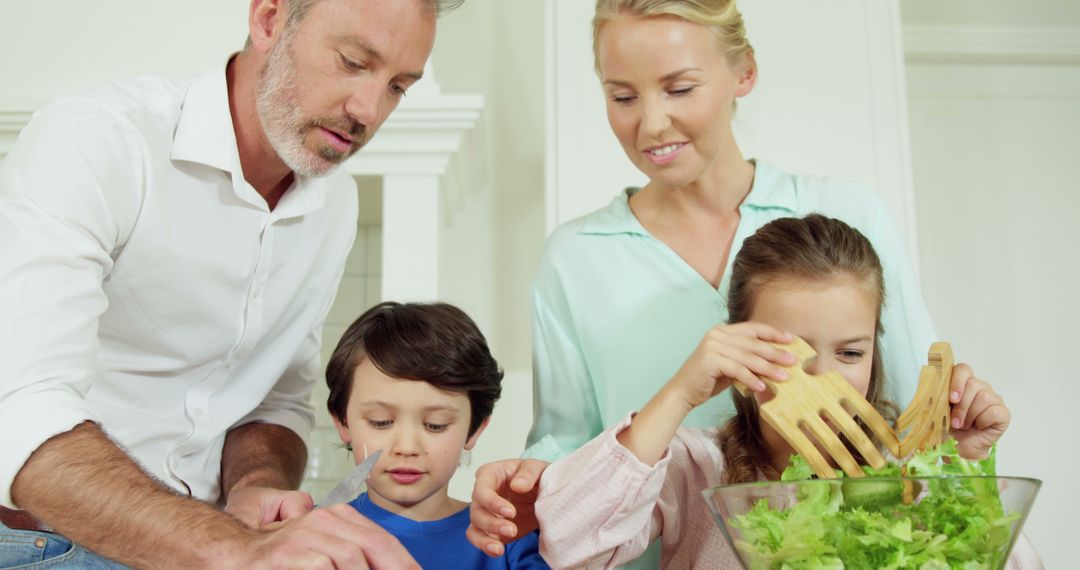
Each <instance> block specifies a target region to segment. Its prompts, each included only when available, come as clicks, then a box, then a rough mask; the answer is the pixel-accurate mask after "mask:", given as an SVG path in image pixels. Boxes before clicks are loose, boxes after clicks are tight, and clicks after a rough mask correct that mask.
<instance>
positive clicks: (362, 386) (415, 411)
mask: <svg viewBox="0 0 1080 570" xmlns="http://www.w3.org/2000/svg"><path fill="white" fill-rule="evenodd" d="M470 410H471V406H470V404H469V398H468V396H466V395H465V394H463V393H460V392H449V391H445V390H440V389H438V388H436V387H435V386H432V385H431V384H429V383H427V382H424V381H421V380H403V379H400V378H393V377H391V376H387V375H386V374H384V373H383V372H382V371H380V370H379V369H378V367H376V366H375V365H374V364H373V363H372V362H371V359H364V361H363V362H362V363H361V364H360V365H359V366H357V367H356V371H355V372H354V373H353V385H352V393H351V394H350V395H349V404H348V406H347V408H346V413H345V416H346V420H347V422H348V425H347V426H346V425H343V424H342V423H341V422H339V421H338V420H337V419H336V418H335V420H334V424H335V425H336V426H337V429H338V434H339V435H340V436H341V441H343V442H345V443H351V444H352V447H353V453H354V454H355V455H356V462H357V463H359V462H360V461H362V460H363V459H364V451H363V450H364V448H365V447H366V448H367V450H368V451H369V452H374V451H375V450H377V449H381V450H383V454H382V457H380V458H379V461H378V463H376V464H375V468H374V469H373V470H372V471H371V475H370V476H369V477H368V481H367V488H368V496H369V497H370V498H371V500H372V502H374V503H375V504H376V505H379V506H380V507H382V508H384V509H386V510H388V511H390V512H393V513H396V514H399V515H403V516H407V517H408V518H411V519H413V520H420V521H423V520H437V519H441V518H445V517H447V516H450V515H451V514H453V511H454V509H455V507H454V503H453V502H452V501H451V499H450V498H449V496H448V495H447V490H446V486H447V484H448V483H449V482H450V478H451V477H453V475H454V471H455V470H456V469H457V467H458V464H459V462H460V460H461V450H462V449H472V448H473V446H474V445H476V441H477V439H479V437H480V433H481V432H483V431H484V427H486V425H487V422H484V424H483V425H481V426H480V428H479V429H477V430H476V433H474V434H473V435H472V437H469V436H468V432H469V419H470Z"/></svg>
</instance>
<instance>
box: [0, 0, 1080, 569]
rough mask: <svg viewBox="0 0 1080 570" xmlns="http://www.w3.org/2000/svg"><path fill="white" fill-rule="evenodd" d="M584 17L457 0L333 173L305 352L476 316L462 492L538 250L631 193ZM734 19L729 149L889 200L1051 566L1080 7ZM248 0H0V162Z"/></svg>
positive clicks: (935, 5)
mask: <svg viewBox="0 0 1080 570" xmlns="http://www.w3.org/2000/svg"><path fill="white" fill-rule="evenodd" d="M591 5H592V2H589V1H588V0H513V1H507V0H467V2H466V3H465V5H464V6H463V7H462V8H460V9H458V10H457V11H456V12H453V13H451V14H449V15H447V16H446V17H444V19H443V20H442V22H441V24H440V29H439V38H438V41H437V43H436V48H435V53H434V56H433V58H432V65H431V69H430V70H429V75H430V76H431V78H427V79H425V80H424V82H423V83H422V84H420V85H418V86H417V88H416V89H414V90H412V91H410V93H409V95H408V97H407V98H406V101H405V103H403V104H402V106H401V108H400V109H399V110H398V111H397V112H396V114H395V115H394V116H393V117H392V118H391V120H390V121H388V122H387V123H386V125H385V126H384V127H383V130H382V132H380V134H379V135H378V136H376V138H375V141H374V142H373V143H371V145H370V146H369V148H368V149H366V150H364V151H361V153H360V154H359V155H357V157H355V158H354V159H353V160H352V161H351V162H350V163H349V165H348V168H349V169H350V171H351V172H353V173H354V175H356V177H357V179H358V182H359V186H360V194H361V205H362V206H361V215H360V221H359V227H358V236H357V240H356V244H355V247H354V249H353V252H352V255H351V256H350V258H349V265H348V268H347V269H346V274H345V278H344V280H343V282H342V287H341V290H340V292H339V295H338V299H337V302H336V303H335V305H334V309H333V311H332V313H331V315H330V318H329V320H328V322H327V325H326V329H325V336H324V340H325V347H324V351H323V352H324V355H328V354H329V353H330V351H331V350H332V349H333V346H334V344H335V343H336V342H337V339H338V338H339V337H340V335H341V333H342V332H343V330H344V328H345V327H346V326H347V325H348V324H349V323H350V322H351V321H352V320H353V319H354V318H355V317H356V316H358V315H359V314H360V313H361V312H362V311H363V310H364V309H366V308H367V307H370V306H371V305H373V304H374V303H376V302H378V301H379V300H383V299H392V300H406V299H416V300H424V299H435V298H438V299H442V300H445V301H449V302H452V303H456V304H458V305H460V306H462V307H463V308H464V309H465V310H466V311H468V312H469V313H470V314H471V315H472V316H473V318H474V319H476V320H477V322H478V323H479V324H480V326H481V328H482V329H483V331H484V333H485V335H486V336H487V338H488V339H489V342H490V344H491V346H492V349H493V351H494V353H495V356H496V358H497V359H498V360H499V362H500V363H501V364H502V366H503V367H504V368H505V370H506V380H505V387H504V396H503V398H502V400H501V401H500V402H499V404H498V405H497V406H496V410H495V415H494V419H493V424H492V426H491V428H490V429H488V431H487V432H486V433H485V434H484V436H483V437H482V438H481V440H480V443H479V445H478V447H477V448H476V450H475V451H474V453H473V456H472V460H471V465H468V466H463V467H462V469H461V470H460V472H459V474H458V475H457V476H456V477H455V479H454V481H453V483H452V485H451V490H452V494H453V495H454V496H456V497H458V498H461V499H465V500H467V499H468V498H469V493H470V489H471V483H472V476H473V470H474V469H475V467H476V466H477V465H479V464H482V463H484V462H486V461H490V460H493V459H498V458H504V457H511V456H515V455H516V454H518V453H519V452H520V451H521V449H522V447H523V445H524V439H525V435H526V433H527V431H528V428H529V424H530V421H531V409H532V408H531V380H530V375H531V372H530V349H529V342H530V338H529V336H530V334H529V297H528V288H529V282H530V280H531V277H532V274H533V271H534V269H535V266H536V263H537V260H538V257H539V255H540V251H541V248H542V246H543V240H544V236H545V235H546V233H547V232H549V231H550V230H551V229H552V228H553V227H554V226H555V225H557V224H558V223H561V222H564V221H566V220H568V219H571V218H573V217H576V216H578V215H581V214H582V213H585V212H587V211H589V210H591V209H593V208H596V207H599V206H602V205H604V204H606V203H607V201H608V200H609V199H610V198H611V196H613V195H614V194H615V193H616V192H617V191H618V190H619V188H620V187H621V186H623V185H626V184H633V183H637V182H640V175H639V174H637V173H636V172H635V171H633V170H632V168H631V167H629V165H628V163H627V162H626V160H625V158H624V157H623V155H622V151H621V150H620V149H619V148H618V146H617V143H616V142H615V139H614V137H613V136H612V135H611V134H610V132H609V131H608V130H607V126H606V122H605V119H604V114H603V100H602V96H601V93H600V90H599V87H598V84H597V82H596V81H595V78H594V77H592V75H591V73H592V71H591V69H592V55H591V52H590V51H589V45H590V44H589V38H588V17H589V14H590V13H591ZM740 7H741V8H742V10H743V12H744V14H745V15H746V18H747V27H748V29H749V33H750V39H751V42H753V43H754V44H755V46H756V48H757V51H758V59H759V63H760V65H761V80H760V83H759V86H758V88H757V89H756V90H755V92H754V93H753V94H751V96H750V97H748V98H746V99H744V100H743V101H741V102H740V110H739V113H738V117H737V119H736V126H737V133H738V135H739V138H740V142H741V143H742V145H743V148H744V150H746V151H748V154H750V155H752V156H760V157H762V158H766V159H769V160H771V161H772V162H774V163H777V164H779V165H780V166H782V167H785V168H787V169H790V170H792V171H798V172H810V173H816V174H831V175H836V176H839V177H843V178H849V179H854V180H858V181H862V182H864V183H866V184H867V186H868V187H869V188H873V189H874V190H875V191H877V192H879V193H881V194H882V195H883V196H884V197H885V199H886V200H887V201H888V202H889V203H890V205H891V206H892V207H893V210H894V212H893V213H894V216H895V217H896V218H897V220H898V221H899V222H900V224H901V227H902V228H904V229H905V230H906V231H908V233H909V238H910V240H911V244H912V248H913V254H914V257H916V258H917V259H916V263H917V267H918V270H919V271H920V274H921V279H922V283H923V292H924V295H925V296H926V299H927V303H928V305H929V307H930V310H931V313H932V315H933V317H934V321H935V323H936V325H937V328H938V332H939V334H940V336H941V338H942V339H944V340H949V341H951V342H952V344H953V347H954V349H955V351H956V354H957V357H958V359H960V360H963V361H967V362H971V363H973V364H974V366H975V370H976V371H977V372H978V374H979V375H980V376H981V377H983V378H986V379H988V380H990V381H991V382H993V383H994V386H995V388H996V389H997V390H998V391H999V392H1001V393H1002V394H1003V395H1004V396H1005V398H1006V401H1007V402H1008V404H1009V405H1010V407H1011V409H1012V411H1013V425H1012V427H1011V428H1010V430H1009V433H1008V434H1007V435H1006V436H1005V438H1004V439H1003V440H1002V442H1001V444H1000V446H999V447H1000V449H999V473H1001V474H1004V475H1023V476H1031V477H1037V478H1040V479H1042V480H1043V481H1044V485H1043V488H1042V491H1041V493H1040V496H1039V499H1038V500H1037V501H1036V504H1035V508H1034V510H1033V511H1032V514H1031V517H1030V519H1029V521H1028V524H1027V526H1026V532H1027V534H1028V536H1029V537H1030V538H1031V540H1032V542H1033V543H1034V544H1035V546H1036V548H1037V549H1038V550H1039V551H1040V552H1041V554H1042V556H1043V558H1044V561H1045V562H1046V564H1047V566H1048V567H1050V568H1058V567H1068V566H1069V565H1070V561H1071V560H1072V558H1073V557H1072V556H1071V551H1072V549H1073V546H1074V545H1072V544H1071V543H1070V542H1069V540H1068V537H1070V536H1071V537H1073V538H1074V539H1075V536H1076V534H1075V527H1074V526H1073V524H1074V521H1073V520H1072V519H1073V517H1072V514H1073V513H1076V512H1080V499H1078V498H1077V493H1076V492H1074V490H1073V488H1072V487H1071V486H1070V485H1072V483H1069V481H1070V480H1072V477H1073V476H1074V475H1075V474H1077V473H1080V453H1078V452H1077V451H1076V443H1075V441H1076V440H1074V439H1073V437H1074V436H1076V435H1078V434H1080V428H1077V427H1075V426H1074V424H1073V423H1072V421H1071V420H1072V419H1075V418H1076V417H1077V414H1078V412H1080V409H1078V407H1080V404H1078V402H1080V382H1077V381H1075V379H1074V377H1073V374H1074V373H1073V372H1072V368H1073V365H1074V364H1073V363H1074V360H1075V355H1076V350H1077V349H1076V347H1077V345H1078V341H1080V336H1078V334H1077V332H1076V326H1077V323H1078V322H1080V295H1078V293H1077V292H1078V291H1080V263H1078V261H1077V260H1078V259H1080V255H1078V254H1077V253H1076V251H1074V250H1073V249H1072V248H1073V247H1074V246H1076V245H1077V244H1080V229H1078V225H1077V222H1076V219H1077V216H1078V215H1080V182H1077V180H1078V178H1077V174H1076V173H1077V163H1078V161H1080V3H1077V2H1075V1H1074V0H1031V1H1028V2H1022V3H1021V2H1014V1H1012V0H949V1H948V2H942V1H940V0H902V1H898V0H832V1H830V2H827V3H822V2H813V3H808V2H803V1H800V0H744V1H743V2H741V3H740ZM247 8H248V3H247V2H246V0H188V1H186V2H164V1H161V0H157V1H147V0H109V1H108V2H83V1H77V0H54V1H52V2H15V1H11V0H3V1H0V54H3V55H0V159H2V158H3V156H4V155H5V154H6V152H7V149H8V148H10V145H11V142H12V141H13V140H14V138H15V136H16V135H17V134H18V132H19V130H20V128H21V127H22V125H24V124H25V122H26V121H27V120H28V119H29V116H30V114H31V113H32V112H33V110H34V109H35V108H38V107H40V106H41V105H43V104H45V103H47V102H48V101H49V100H51V99H52V98H53V97H55V96H56V95H59V94H62V93H65V92H71V91H77V90H80V89H83V88H86V87H89V86H93V85H96V84H99V83H102V82H104V81H107V80H110V79H120V78H125V77H130V76H133V75H137V74H141V73H154V74H163V75H173V76H182V75H186V74H191V73H197V72H201V71H204V70H206V69H209V68H210V67H212V66H215V65H218V64H220V63H221V62H222V61H223V59H224V57H226V55H227V54H228V53H230V52H232V51H234V50H237V49H239V48H240V47H241V46H242V45H243V41H244V38H245V36H246V15H247ZM0 318H2V317H0ZM691 348H692V347H688V352H689V351H690V350H691ZM663 380H664V379H660V378H658V379H657V382H658V384H659V383H660V382H662V381H663ZM325 398H326V390H325V387H324V386H322V385H320V386H318V387H317V388H316V389H315V392H314V395H313V402H314V405H315V407H316V409H317V410H318V411H319V414H320V415H319V420H318V427H317V429H316V432H315V437H314V438H313V441H312V444H313V449H312V452H311V458H310V463H309V472H308V478H307V480H306V482H305V485H304V486H305V489H307V490H310V491H311V492H312V493H313V494H314V495H315V496H316V498H320V497H321V496H322V494H324V493H325V492H326V490H328V489H329V487H330V486H332V485H333V484H334V483H335V482H336V481H337V480H338V479H340V477H341V476H342V475H343V474H344V473H345V472H346V471H347V469H348V468H349V466H350V465H352V459H351V457H349V456H348V455H347V453H346V451H345V450H344V449H343V448H342V447H341V446H340V442H339V441H338V438H337V435H336V433H335V432H334V430H333V427H332V425H331V424H330V421H329V419H328V418H327V416H326V413H325V411H324V406H325ZM1069 528H1074V530H1072V531H1070V530H1068V529H1069Z"/></svg>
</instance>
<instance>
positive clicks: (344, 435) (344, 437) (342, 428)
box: [330, 414, 352, 444]
mask: <svg viewBox="0 0 1080 570" xmlns="http://www.w3.org/2000/svg"><path fill="white" fill-rule="evenodd" d="M330 419H332V420H334V427H336V428H337V434H338V437H340V438H341V443H344V444H350V443H352V434H350V433H349V426H347V425H345V424H343V423H341V420H339V419H337V416H334V415H333V414H331V415H330Z"/></svg>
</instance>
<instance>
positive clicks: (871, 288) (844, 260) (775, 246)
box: [719, 214, 898, 484]
mask: <svg viewBox="0 0 1080 570" xmlns="http://www.w3.org/2000/svg"><path fill="white" fill-rule="evenodd" d="M836 277H851V278H854V279H855V280H856V281H858V282H859V283H860V284H862V286H863V287H864V288H865V289H866V290H867V291H868V292H869V293H871V294H873V295H874V297H875V298H876V299H877V301H878V306H877V323H876V336H877V338H878V339H880V337H881V333H882V332H883V330H882V326H881V309H882V306H883V305H884V303H885V282H884V278H883V276H882V271H881V261H880V260H879V259H878V256H877V253H875V252H874V247H873V246H872V245H871V244H870V240H868V239H866V236H864V235H862V234H861V233H859V231H858V230H856V229H855V228H852V227H851V226H849V225H847V224H846V223H844V222H842V221H840V220H837V219H833V218H827V217H825V216H822V215H820V214H811V215H809V216H807V217H805V218H780V219H777V220H773V221H771V222H769V223H768V224H765V225H764V226H761V228H759V229H758V231H757V232H755V233H754V235H752V236H750V237H748V238H746V241H745V242H743V245H742V247H741V248H739V253H738V254H736V256H735V261H734V263H733V264H732V268H731V286H730V288H729V290H728V302H727V305H728V322H731V323H738V322H742V321H746V320H749V319H750V314H751V313H752V312H753V308H754V303H755V302H756V300H757V296H758V293H760V292H761V289H762V288H763V287H765V286H767V285H768V284H769V283H771V282H773V281H775V280H778V279H791V278H794V279H803V280H814V281H817V280H828V279H834V278H836ZM879 347H880V343H879V342H877V341H876V340H875V342H874V354H873V361H872V363H871V370H870V385H869V387H868V389H867V392H866V399H867V400H868V401H869V402H870V404H871V405H873V406H874V408H875V409H877V410H878V412H880V413H881V415H882V416H884V417H885V419H886V420H887V421H889V422H890V423H892V422H894V421H895V419H896V417H897V414H898V410H897V407H896V405H895V404H893V403H891V402H889V401H888V400H887V399H886V398H885V371H884V367H883V366H882V362H881V350H880V348H879ZM730 392H731V397H732V398H733V399H734V402H735V417H734V418H732V419H731V420H729V421H728V422H727V423H726V424H724V426H723V427H722V428H721V430H720V435H719V443H720V449H721V451H722V452H723V455H724V481H725V483H729V484H730V483H746V482H749V481H757V480H758V477H759V476H764V477H765V478H768V479H778V478H779V475H780V474H779V473H777V472H776V468H775V467H774V466H773V465H772V462H771V458H770V457H769V453H768V450H767V449H766V448H765V440H764V437H763V436H762V433H761V428H760V426H761V423H760V418H761V414H760V412H759V410H758V405H757V400H756V399H754V397H753V395H750V396H745V397H744V396H741V395H739V393H738V392H736V391H735V390H730ZM859 424H860V425H862V422H861V421H860V422H859ZM863 429H864V431H865V430H866V427H865V426H863ZM848 447H849V449H850V450H851V451H852V454H853V455H855V457H856V459H857V460H859V461H860V463H865V462H864V461H862V457H861V456H860V455H859V454H858V452H857V451H856V450H854V449H853V448H851V446H848Z"/></svg>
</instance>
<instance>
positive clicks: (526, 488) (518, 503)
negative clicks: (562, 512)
mask: <svg viewBox="0 0 1080 570" xmlns="http://www.w3.org/2000/svg"><path fill="white" fill-rule="evenodd" d="M548 465H550V464H549V463H547V462H546V461H540V460H537V459H506V460H503V461H495V462H492V463H487V464H485V465H481V466H480V468H479V469H477V470H476V484H475V486H474V487H473V495H472V504H471V505H469V520H470V524H469V528H468V530H466V531H465V536H466V538H468V539H469V542H471V543H472V544H473V546H475V547H477V548H479V549H480V550H481V551H483V552H484V554H487V555H488V556H492V557H499V556H502V555H503V553H504V552H505V551H506V549H505V547H503V543H509V542H512V541H514V540H517V539H519V538H521V537H522V536H525V535H526V534H529V533H530V532H532V531H534V530H536V529H537V527H538V526H539V523H537V521H536V512H535V511H534V510H533V509H534V506H535V504H536V495H537V493H538V492H539V491H540V486H539V485H538V483H539V482H540V475H541V474H543V472H544V470H545V469H547V466H548Z"/></svg>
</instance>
